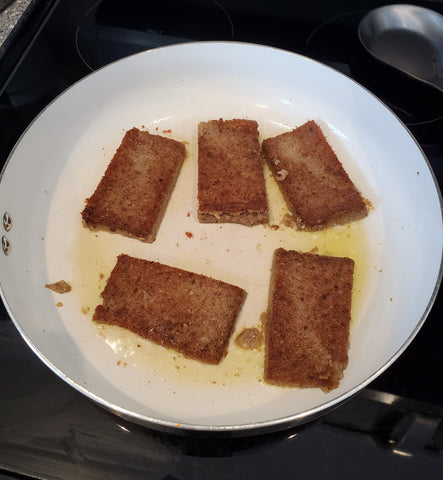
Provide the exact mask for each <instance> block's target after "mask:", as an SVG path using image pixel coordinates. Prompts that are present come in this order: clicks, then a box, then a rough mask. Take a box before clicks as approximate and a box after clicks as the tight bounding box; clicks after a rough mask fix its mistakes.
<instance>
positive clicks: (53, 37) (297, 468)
mask: <svg viewBox="0 0 443 480" xmlns="http://www.w3.org/2000/svg"><path fill="white" fill-rule="evenodd" d="M336 3H339V5H336ZM412 3H414V4H418V5H421V6H425V7H428V8H433V9H434V10H436V11H439V12H440V13H443V4H442V3H441V2H440V1H435V2H412ZM381 4H384V2H371V1H362V2H358V4H357V3H356V2H326V1H325V2H314V1H313V2H311V3H310V4H309V5H304V6H303V7H300V6H299V5H295V3H293V2H288V1H282V0H275V1H273V2H252V1H240V2H236V1H234V0H232V1H228V0H224V1H221V0H193V1H189V2H186V3H184V2H181V1H178V0H167V1H166V0H165V1H163V2H146V1H141V0H130V1H127V2H125V7H124V8H122V2H117V1H113V0H103V1H96V0H95V1H92V0H81V1H67V0H65V1H61V2H59V4H58V6H57V8H56V9H55V10H54V11H53V12H52V13H51V15H50V17H49V18H48V20H47V22H46V24H45V26H44V28H42V30H41V32H40V33H39V35H38V36H37V37H36V39H35V40H34V41H33V45H32V47H31V48H30V49H29V51H28V52H27V54H26V55H22V56H21V57H20V59H17V62H18V61H19V60H20V67H19V68H18V69H17V71H16V73H15V75H14V76H13V77H12V78H11V79H10V80H9V81H8V83H7V85H5V92H4V94H3V95H2V96H1V97H0V125H2V126H4V125H7V126H8V127H7V128H2V129H1V131H0V162H1V164H3V163H4V162H5V161H6V159H7V157H8V155H9V153H10V151H11V149H12V148H13V145H14V144H15V142H16V141H17V140H18V138H19V137H20V135H21V134H22V132H23V131H24V130H25V129H26V127H27V125H29V123H30V122H31V121H32V119H33V118H34V117H35V116H36V115H37V114H38V113H39V112H40V111H41V110H42V109H43V108H44V107H45V106H46V105H47V104H48V103H49V102H50V101H51V100H53V99H54V98H55V97H56V96H57V95H59V94H60V93H61V92H63V91H64V90H65V89H66V88H68V87H69V86H70V85H72V84H73V83H75V82H76V81H77V80H79V79H81V78H83V77H84V76H85V75H87V74H88V73H90V72H91V71H94V70H96V69H97V68H100V67H102V66H104V65H106V64H108V63H109V62H112V61H114V60H117V59H119V58H122V57H124V56H127V55H130V54H132V53H136V52H138V51H142V50H146V49H149V48H155V47H158V46H161V45H168V44H173V43H178V42H185V41H195V40H234V41H245V42H253V43H260V44H265V45H272V46H275V47H279V48H283V49H287V50H290V51H293V52H297V53H300V54H302V55H306V56H308V57H310V58H313V59H315V60H318V61H321V62H323V63H325V64H327V65H329V66H331V67H333V68H335V69H337V70H339V71H341V72H342V73H344V74H346V75H348V76H350V77H351V78H353V79H355V80H356V81H357V82H359V83H360V84H362V85H363V86H364V87H365V88H367V89H368V90H370V91H371V92H373V93H374V94H375V95H377V96H378V97H379V98H380V99H381V100H382V101H383V102H384V103H385V104H386V105H387V106H388V107H389V108H391V109H392V110H393V111H394V113H395V114H396V115H397V116H398V117H399V118H400V119H401V120H402V121H403V122H404V123H405V125H406V126H407V127H408V128H409V129H410V131H411V133H412V134H413V135H414V136H415V138H416V139H417V142H418V143H419V144H420V146H421V148H422V149H423V151H424V153H425V154H426V156H427V158H428V160H429V163H430V165H431V166H432V169H433V171H434V173H435V176H436V179H437V182H438V184H439V186H440V188H442V182H443V180H442V179H443V177H442V175H443V171H442V169H443V167H442V165H443V135H442V132H443V98H442V97H443V95H442V94H441V92H438V91H436V90H435V89H432V88H431V87H427V86H423V85H421V84H420V83H418V82H416V81H413V80H411V79H409V78H407V77H405V76H402V75H400V74H398V73H397V72H395V71H393V70H392V69H390V68H388V67H386V66H383V65H381V64H379V63H378V62H376V61H375V60H374V59H372V58H369V57H368V55H367V53H366V52H365V51H364V49H363V48H362V47H361V45H360V42H359V40H358V36H357V27H358V23H359V21H360V20H361V18H362V17H363V15H364V14H365V13H366V12H367V11H368V10H370V9H372V8H375V7H377V6H379V5H381ZM184 5H186V8H185V7H184ZM442 302H443V300H442V294H441V293H440V294H438V295H437V298H436V300H435V304H434V306H433V308H432V310H431V312H430V314H429V316H428V318H427V320H426V322H425V324H424V326H423V327H422V329H421V330H420V332H419V333H418V335H417V336H416V338H415V339H414V341H413V342H412V344H411V345H410V346H409V347H408V349H407V350H406V351H405V353H404V354H403V355H402V356H401V357H400V358H399V359H398V360H397V361H396V362H395V363H394V364H393V365H392V366H391V367H390V368H389V369H388V370H387V371H386V372H385V373H383V374H382V375H381V376H380V377H378V378H377V379H376V380H375V381H374V382H372V383H371V385H370V386H369V387H368V388H366V389H364V390H363V391H361V392H360V393H359V394H358V395H356V396H355V397H354V398H353V399H351V400H350V401H348V402H347V403H345V404H344V405H342V406H340V407H338V408H337V409H336V410H334V411H333V412H331V413H329V414H327V415H325V416H323V417H321V418H320V419H318V420H316V421H313V422H311V423H308V424H306V425H303V426H302V427H297V428H293V429H290V430H286V431H283V432H278V433H274V434H267V435H260V436H256V437H249V438H210V439H208V438H202V437H200V436H198V435H196V434H193V435H192V436H175V435H171V434H166V433H161V432H155V431H151V430H149V429H146V428H142V427H140V426H137V425H134V424H132V423H129V422H127V421H125V420H123V419H120V418H118V417H115V416H114V415H112V414H110V413H108V412H106V411H105V410H103V409H102V408H100V407H98V406H96V405H95V404H94V403H92V402H91V401H89V400H88V399H86V398H85V397H83V396H82V395H80V394H79V393H77V392H76V391H75V390H73V389H72V388H71V387H69V386H68V385H67V384H65V383H64V382H63V381H62V380H60V379H59V378H58V377H57V376H56V375H55V374H53V373H52V372H51V371H50V370H49V369H47V368H46V367H45V366H44V365H43V364H42V363H41V362H40V361H39V360H38V359H37V357H36V356H35V355H34V354H33V353H32V352H31V351H30V349H29V348H28V347H27V345H26V344H25V343H24V341H23V340H22V339H21V337H20V335H19V334H18V332H17V331H16V329H15V327H14V325H13V324H12V322H11V321H10V320H9V318H8V315H7V313H6V310H5V309H4V307H3V305H1V306H0V378H1V379H2V380H3V382H2V384H3V388H2V390H1V392H0V478H63V479H71V478H72V479H74V478H75V479H78V478H82V479H83V478H84V479H89V478H90V479H93V478H94V479H95V478H108V479H123V478H131V479H136V478H155V479H168V480H174V479H177V480H178V479H180V480H181V479H187V478H190V479H191V478H192V479H196V478H214V479H216V478H238V477H240V476H241V475H245V476H248V477H252V476H253V477H255V478H268V477H270V476H273V477H276V478H279V477H281V478H286V477H287V476H288V474H294V475H297V474H298V475H302V478H305V477H307V476H308V475H309V477H310V478H313V479H316V478H326V477H327V478H339V477H340V478H342V477H343V475H344V476H345V477H347V476H348V477H351V476H352V477H353V476H357V475H358V477H359V478H361V479H365V478H368V479H369V478H371V479H373V478H374V476H377V475H378V476H380V477H381V478H388V477H389V478H402V479H405V478H418V476H419V475H425V476H426V478H427V479H434V478H435V479H437V478H441V472H442V471H443V423H442V421H441V420H442V418H443V382H441V369H442V367H443V351H442V349H441V345H440V343H441V338H443V323H442V321H441V319H442V318H443V315H442V313H443V312H442V307H443V305H442Z"/></svg>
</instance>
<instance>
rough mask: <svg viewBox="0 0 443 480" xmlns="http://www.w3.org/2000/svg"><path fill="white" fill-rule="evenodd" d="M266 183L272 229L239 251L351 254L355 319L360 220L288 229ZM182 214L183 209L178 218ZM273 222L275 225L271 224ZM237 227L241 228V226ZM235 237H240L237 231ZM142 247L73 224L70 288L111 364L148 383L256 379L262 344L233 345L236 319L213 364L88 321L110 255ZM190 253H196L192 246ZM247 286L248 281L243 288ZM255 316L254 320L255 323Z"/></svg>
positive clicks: (256, 233) (361, 261)
mask: <svg viewBox="0 0 443 480" xmlns="http://www.w3.org/2000/svg"><path fill="white" fill-rule="evenodd" d="M266 183H267V185H266V186H267V192H268V200H269V205H270V224H271V225H274V227H273V228H272V227H269V226H258V227H254V228H253V229H251V230H248V233H250V235H253V239H251V240H250V241H249V243H248V240H246V241H244V243H243V244H241V245H239V246H238V248H239V252H241V251H242V249H243V251H244V250H245V249H248V248H250V245H251V244H252V245H253V244H254V243H253V242H256V241H258V242H259V245H260V248H256V249H254V250H256V252H255V254H258V255H264V256H267V257H265V258H269V259H271V257H272V254H273V251H274V250H275V249H276V248H278V247H283V248H286V249H295V250H299V251H305V252H314V253H318V254H323V255H333V256H347V257H350V258H352V259H353V260H354V261H355V270H354V288H353V300H352V319H355V318H356V317H357V316H358V315H359V311H360V308H361V305H362V300H363V299H364V292H365V284H366V277H367V273H368V269H369V264H368V252H369V245H368V240H367V234H366V232H365V228H364V220H363V221H358V222H353V223H351V224H348V225H344V226H339V227H334V228H329V229H327V230H324V231H321V232H315V233H313V232H303V231H297V230H295V229H294V228H293V227H287V226H284V225H283V224H282V221H283V217H284V216H285V215H286V214H287V213H288V210H287V207H286V204H285V202H284V200H283V197H282V194H281V192H280V190H279V188H278V186H277V184H276V182H275V181H274V180H273V179H272V178H271V176H270V172H269V170H267V171H266ZM185 216H186V214H185V213H184V214H183V217H185ZM276 225H278V228H276V227H275V226H276ZM240 228H241V229H242V232H244V227H240ZM239 238H244V237H243V235H242V236H241V237H240V236H239ZM198 241H199V242H208V241H209V240H208V239H207V237H204V236H202V237H201V238H199V239H198ZM129 242H134V241H132V240H131V241H129ZM144 248H150V247H149V246H145V245H143V244H141V242H136V243H135V244H134V243H128V240H127V239H124V238H122V237H121V236H119V235H113V234H109V233H106V232H97V233H94V232H91V231H89V230H88V229H86V228H84V227H83V226H81V225H79V228H78V238H77V242H76V243H75V247H74V251H73V254H72V258H73V273H74V281H73V292H75V294H76V296H77V299H78V302H79V309H80V310H81V312H82V313H83V314H84V315H86V316H87V317H88V318H89V319H90V320H91V325H92V326H93V327H94V328H95V329H96V332H97V337H98V338H99V339H100V340H101V341H104V342H105V343H106V344H107V345H108V346H109V348H110V349H111V350H112V351H113V352H114V355H115V365H116V366H118V367H119V368H141V369H143V371H145V372H146V379H147V381H148V382H149V381H150V378H153V377H154V376H155V377H156V378H158V377H160V378H161V379H162V380H163V381H174V382H184V383H186V384H191V385H192V384H199V385H210V386H212V385H214V386H227V385H234V384H239V383H241V384H247V383H249V382H253V383H256V382H262V381H263V364H264V347H263V346H261V347H260V348H259V349H256V350H245V349H241V348H239V347H238V346H237V345H235V343H234V339H235V337H236V335H238V333H240V332H241V330H242V328H244V326H245V325H244V323H245V322H239V323H238V325H237V327H236V330H235V331H234V333H233V335H232V338H231V342H230V345H229V348H228V354H227V356H226V357H225V358H224V359H223V360H222V361H221V362H220V364H219V365H216V366H214V365H206V364H203V363H201V362H198V361H195V360H191V359H187V358H185V357H184V356H183V355H181V354H179V353H177V352H175V351H173V350H170V349H167V348H164V347H161V346H159V345H157V344H155V343H153V342H151V341H149V340H146V339H143V338H141V337H139V336H138V335H136V334H134V333H132V332H130V331H127V330H124V329H122V328H120V327H116V326H110V325H97V324H95V323H94V322H93V321H92V315H93V313H94V310H95V307H96V305H98V304H99V303H101V297H100V292H101V291H102V290H103V288H104V286H105V284H106V281H107V278H108V277H109V275H110V272H111V270H112V268H113V266H114V264H115V261H116V256H117V255H118V254H119V253H122V252H127V253H129V254H132V255H134V256H143V254H144V252H145V250H142V249H144ZM218 250H219V251H220V252H222V251H225V248H223V246H221V245H219V246H218ZM185 254H186V253H185ZM196 255H199V253H198V250H197V253H196ZM269 275H270V272H269ZM253 288H254V287H253V282H252V283H251V287H250V289H249V290H252V289H253ZM260 313H261V311H260V312H255V314H254V318H253V321H252V323H251V322H248V326H249V327H250V326H254V323H255V325H256V326H259V327H260V321H259V316H260ZM255 318H257V320H256V321H255V320H254V319H255Z"/></svg>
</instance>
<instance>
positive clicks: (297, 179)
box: [262, 120, 368, 231]
mask: <svg viewBox="0 0 443 480" xmlns="http://www.w3.org/2000/svg"><path fill="white" fill-rule="evenodd" d="M262 148H263V155H264V157H265V159H266V161H267V163H268V165H269V167H270V169H271V171H272V173H273V175H274V178H275V179H276V180H277V183H278V185H279V187H280V189H281V191H282V193H283V196H284V198H285V200H286V203H287V205H288V208H289V210H290V211H291V213H292V214H293V216H294V220H295V223H296V225H297V227H298V228H299V229H306V230H311V231H313V230H320V229H323V228H327V227H330V226H333V225H341V224H344V223H348V222H351V221H354V220H359V219H361V218H364V217H366V216H367V214H368V210H367V207H366V203H365V201H364V199H363V197H362V196H361V194H360V192H359V191H358V190H357V188H356V187H355V186H354V184H353V183H352V181H351V180H350V178H349V177H348V174H347V173H346V171H345V170H344V168H343V166H342V164H341V163H340V161H339V160H338V158H337V156H336V155H335V153H334V152H333V150H332V148H331V147H330V145H329V144H328V142H327V140H326V138H325V137H324V135H323V133H322V131H321V129H320V128H319V126H318V125H317V124H316V123H315V122H314V121H312V120H311V121H309V122H307V123H305V124H304V125H302V126H301V127H298V128H296V129H295V130H293V131H291V132H287V133H283V134H281V135H278V136H277V137H273V138H268V139H266V140H264V141H263V144H262Z"/></svg>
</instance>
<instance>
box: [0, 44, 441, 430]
mask: <svg viewBox="0 0 443 480" xmlns="http://www.w3.org/2000/svg"><path fill="white" fill-rule="evenodd" d="M218 118H224V119H229V118H250V119H254V120H257V122H258V124H259V130H260V134H261V137H262V138H266V137H268V136H272V135H276V134H279V133H282V132H285V131H288V130H290V129H292V128H294V127H296V126H299V125H301V124H302V123H304V122H305V121H307V120H309V119H313V120H315V121H316V122H317V123H318V124H319V125H320V127H321V128H322V130H323V132H324V133H325V135H326V137H327V139H328V141H329V142H330V144H331V146H332V147H333V149H334V150H335V151H336V153H337V155H338V156H339V158H340V160H341V161H342V163H343V165H344V166H345V168H346V170H347V171H348V173H349V175H350V177H351V178H352V180H353V181H354V182H355V184H356V185H357V186H358V188H359V189H360V190H361V191H362V193H363V195H364V196H365V197H366V198H367V199H368V200H369V201H370V202H371V203H372V205H373V207H374V208H373V209H372V210H371V211H370V214H369V216H368V217H367V218H366V219H364V220H362V221H360V222H355V223H353V224H351V225H348V226H344V227H336V228H332V229H329V230H328V231H326V232H322V233H317V234H315V233H304V232H297V231H295V230H294V229H293V228H290V227H285V226H284V225H282V224H281V221H282V218H283V217H284V215H285V213H286V209H285V205H284V202H283V200H282V198H281V196H280V194H279V192H278V189H277V188H276V185H275V182H274V181H273V180H272V179H271V178H270V175H269V172H267V171H266V179H267V187H268V195H269V202H270V208H271V223H272V224H275V225H279V228H278V229H273V228H269V227H265V226H257V227H253V228H248V227H244V226H241V225H227V224H226V225H209V224H199V223H198V221H197V217H196V193H197V184H196V173H197V157H196V142H197V136H196V135H197V124H198V122H200V121H204V120H209V119H218ZM134 126H136V127H138V128H140V129H148V130H149V131H150V132H151V133H158V134H161V135H165V136H167V137H170V138H174V139H177V140H180V141H185V142H187V149H188V157H187V159H186V160H185V163H184V165H183V169H182V171H181V174H180V177H179V180H178V183H177V186H176V188H175V190H174V192H173V195H172V198H171V201H170V204H169V206H168V209H167V212H166V215H165V217H164V220H163V222H162V225H161V228H160V231H159V234H158V236H157V240H156V241H155V242H154V243H153V244H145V243H142V242H139V241H137V240H133V239H128V238H123V237H121V236H120V235H116V234H110V233H93V232H90V231H89V230H87V229H85V228H84V227H83V226H82V223H81V217H80V212H81V210H82V209H83V206H84V200H85V199H86V198H87V197H88V196H90V195H91V194H92V192H93V191H94V189H95V187H96V185H97V183H98V181H99V180H100V178H101V176H102V174H103V173H104V170H105V168H106V165H107V164H108V163H109V161H110V160H111V158H112V156H113V154H114V152H115V150H116V148H117V147H118V145H119V143H120V141H121V139H122V137H123V135H124V132H125V131H126V130H127V129H130V128H132V127H134ZM0 208H1V214H2V215H3V213H4V212H7V213H8V214H9V215H10V217H11V218H12V228H11V229H10V230H9V231H8V232H6V231H3V233H2V235H4V236H5V239H7V240H8V241H9V244H10V253H9V255H4V254H1V255H0V284H1V293H2V297H3V300H4V302H5V304H6V306H7V309H8V311H9V313H10V315H11V317H12V319H13V320H14V322H15V324H16V326H17V328H18V329H19V331H20V332H21V334H22V335H23V337H24V339H25V340H26V342H27V343H28V344H29V346H30V347H31V348H32V349H33V350H34V352H35V353H36V354H37V355H38V356H39V357H40V359H41V360H42V361H43V362H44V363H45V364H46V365H48V366H49V367H50V368H51V369H52V370H53V371H55V372H56V373H57V374H58V375H59V376H60V377H62V378H63V379H64V380H65V381H66V382H68V383H69V384H70V385H71V386H73V387H74V388H76V389H77V390H79V391H80V392H82V393H84V394H85V395H86V396H88V397H89V398H91V399H92V400H94V401H96V402H98V403H99V404H100V405H102V406H104V407H106V408H109V409H111V410H112V411H114V412H115V413H117V414H119V415H122V416H125V417H126V418H129V419H131V420H133V421H136V422H139V423H142V424H146V425H149V426H152V427H155V428H162V429H165V428H166V429H169V428H175V427H177V428H182V429H191V430H204V431H218V432H221V431H229V432H238V431H241V432H251V431H256V429H260V428H262V429H271V428H274V429H275V428H282V427H283V426H287V425H293V424H296V423H300V422H302V421H304V420H306V419H308V418H312V416H314V415H318V414H319V413H321V412H324V411H326V410H327V409H329V408H331V407H333V406H335V405H337V404H339V403H340V402H342V401H344V400H345V399H347V398H349V397H350V396H351V395H352V394H354V393H355V392H357V391H358V390H359V389H360V388H362V387H363V386H364V385H366V384H368V383H369V382H370V381H371V380H372V379H373V378H375V376H377V375H378V374H380V373H381V372H382V371H383V370H384V369H385V368H387V367H388V366H389V365H390V364H391V363H392V362H393V361H394V360H395V358H396V357H398V355H399V354H400V353H401V352H402V351H403V350H404V349H405V348H406V346H407V345H408V344H409V343H410V341H411V340H412V338H413V337H414V335H415V334H416V333H417V331H418V329H419V328H420V326H421V325H422V323H423V321H424V320H425V317H426V315H427V313H428V311H429V309H430V307H431V305H432V302H433V299H434V297H435V294H436V291H437V288H438V285H439V282H440V277H441V257H442V216H441V198H440V194H439V191H438V188H437V187H436V182H435V179H434V177H433V174H432V172H431V171H430V168H429V165H428V163H427V161H426V158H425V157H424V155H423V153H422V151H421V150H420V148H419V147H418V146H417V144H416V142H415V140H414V138H413V137H412V136H411V135H410V133H409V132H408V131H407V129H406V128H405V127H404V126H403V125H402V124H401V123H400V121H399V120H398V119H397V118H396V117H395V116H394V115H393V114H392V112H391V111H389V110H388V109H387V108H386V107H385V106H384V105H383V104H382V103H381V102H380V101H379V100H377V99H376V98H375V97H374V96H373V95H372V94H370V93H369V92H368V91H366V90H365V89H363V88H362V87H360V86H359V85H358V84H356V83H354V82H353V81H352V80H350V79H348V78H347V77H346V76H344V75H341V74H339V73H337V72H336V71H334V70H332V69H330V68H327V67H325V66H323V65H321V64H319V63H316V62H314V61H311V60H309V59H307V58H304V57H301V56H298V55H295V54H291V53H288V52H285V51H281V50H276V49H273V48H267V47H261V46H256V45H248V44H238V43H195V44H184V45H178V46H173V47H166V48H161V49H157V50H152V51H149V52H145V53H142V54H138V55H135V56H132V57H129V58H126V59H124V60H122V61H119V62H116V63H114V64H112V65H110V66H108V67H106V68H103V69H101V70H99V71H97V72H95V73H94V74H92V75H90V76H88V77H86V78H85V79H84V80H82V81H80V82H79V83H77V84H76V85H74V86H73V87H72V88H70V89H68V90H67V91H66V92H65V93H64V94H63V95H61V96H60V97H59V98H57V99H56V100H55V101H54V102H53V103H52V104H51V105H50V106H49V107H47V108H46V109H45V110H44V111H43V112H42V113H41V115H39V116H38V118H37V119H36V120H35V121H34V122H33V123H32V125H31V126H30V127H29V128H28V130H27V131H26V132H25V134H24V135H23V137H22V138H21V139H20V141H19V142H18V144H17V145H16V147H15V149H14V151H13V152H12V154H11V156H10V158H9V161H8V162H7V165H6V167H5V169H4V171H3V176H2V179H1V184H0ZM279 246H282V247H285V248H293V249H298V250H301V251H311V250H312V249H315V250H314V251H318V252H319V253H324V254H330V255H338V256H349V257H351V258H353V259H354V260H355V262H356V272H355V285H354V296H353V310H352V315H353V320H352V325H351V339H350V343H351V346H350V351H349V366H348V368H347V369H346V371H345V375H344V378H343V380H342V381H341V383H340V386H339V388H337V389H336V390H333V391H332V392H330V393H327V394H326V393H324V392H322V391H321V390H319V389H295V388H279V387H275V386H270V385H267V384H265V383H264V382H263V349H261V350H259V351H245V350H241V349H240V348H238V347H237V346H236V345H234V344H233V342H231V345H230V347H229V353H228V356H227V357H226V358H225V359H224V360H223V361H222V363H221V364H220V365H219V366H208V365H202V364H200V363H199V362H196V361H193V360H186V359H184V358H183V357H182V356H181V355H179V354H176V353H174V352H171V351H169V350H167V349H164V348H162V347H159V346H157V345H154V344H152V343H151V342H149V341H147V340H144V339H141V338H139V337H137V336H136V335H133V334H131V333H129V332H126V331H123V330H122V329H119V328H118V327H104V326H98V325H96V324H94V322H93V321H92V314H93V311H94V308H95V306H96V305H97V304H98V303H99V302H100V296H99V293H100V291H101V290H102V289H103V287H104V285H105V282H106V279H107V277H108V275H109V273H110V271H111V269H112V267H113V265H114V263H115V260H116V256H117V255H118V254H120V253H123V252H124V253H128V254H130V255H134V256H138V257H141V258H146V259H151V260H158V261H160V262H162V263H166V264H169V265H173V266H177V267H180V268H185V269H188V270H192V271H195V272H198V273H202V274H205V275H210V276H213V277H215V278H217V279H220V280H224V281H227V282H230V283H234V284H236V285H238V286H240V287H242V288H244V289H246V290H247V291H248V297H247V301H246V303H245V305H244V308H243V310H242V312H241V315H240V317H239V319H238V323H237V327H236V332H235V333H234V337H235V335H236V334H237V333H238V332H239V331H241V329H242V328H243V327H244V326H254V325H259V322H260V315H261V313H262V312H263V311H265V310H266V302H267V293H268V286H269V275H270V271H269V269H270V266H271V259H272V254H273V251H274V249H275V248H278V247H279ZM61 279H64V280H65V281H67V282H69V283H70V284H71V285H72V291H71V292H70V293H68V294H64V295H60V294H55V293H52V292H51V291H49V290H48V289H46V288H45V284H47V283H50V282H55V281H58V280H61Z"/></svg>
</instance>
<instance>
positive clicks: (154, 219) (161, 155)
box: [82, 128, 186, 243]
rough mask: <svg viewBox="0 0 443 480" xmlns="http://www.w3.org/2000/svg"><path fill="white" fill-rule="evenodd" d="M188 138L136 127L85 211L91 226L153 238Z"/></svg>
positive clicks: (151, 240)
mask: <svg viewBox="0 0 443 480" xmlns="http://www.w3.org/2000/svg"><path fill="white" fill-rule="evenodd" d="M185 156H186V148H185V146H184V144H183V143H181V142H177V141H175V140H172V139H169V138H165V137H162V136H160V135H151V134H150V133H149V132H147V131H140V130H139V129H137V128H132V129H131V130H129V131H128V132H126V134H125V136H124V138H123V140H122V143H121V145H120V147H119V148H118V150H117V152H116V153H115V155H114V157H113V159H112V160H111V163H110V164H109V165H108V167H107V169H106V172H105V174H104V176H103V177H102V179H101V181H100V183H99V185H98V186H97V189H96V190H95V192H94V194H93V195H92V196H91V197H90V198H89V199H88V200H87V203H86V206H85V208H84V210H83V212H82V217H83V220H84V223H85V224H86V226H88V227H89V228H91V229H99V230H107V231H111V232H118V233H120V234H122V235H125V236H129V237H134V238H138V239H139V240H142V241H144V242H149V243H151V242H153V241H154V240H155V237H156V235H157V231H158V228H159V226H160V223H161V221H162V219H163V216H164V213H165V210H166V207H167V205H168V202H169V199H170V196H171V193H172V191H173V189H174V186H175V184H176V181H177V178H178V174H179V172H180V169H181V166H182V164H183V160H184V159H185Z"/></svg>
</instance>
